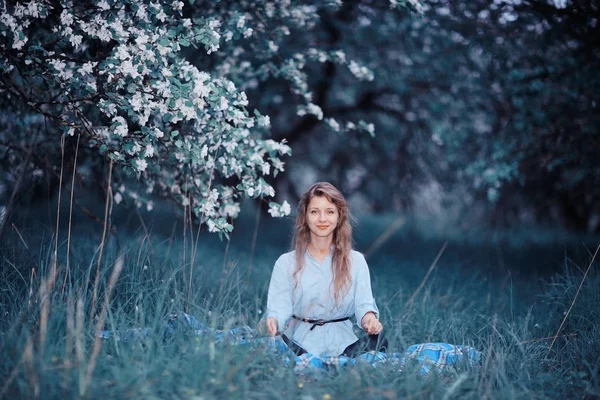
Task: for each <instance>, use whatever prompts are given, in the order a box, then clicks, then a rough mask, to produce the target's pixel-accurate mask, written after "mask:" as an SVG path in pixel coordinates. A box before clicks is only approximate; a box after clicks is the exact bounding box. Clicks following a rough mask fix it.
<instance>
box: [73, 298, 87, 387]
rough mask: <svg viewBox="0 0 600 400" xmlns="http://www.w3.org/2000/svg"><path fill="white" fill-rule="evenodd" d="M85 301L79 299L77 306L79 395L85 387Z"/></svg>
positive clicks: (76, 363)
mask: <svg viewBox="0 0 600 400" xmlns="http://www.w3.org/2000/svg"><path fill="white" fill-rule="evenodd" d="M83 323H84V321H83V299H82V298H81V297H78V298H77V306H76V310H75V335H74V336H75V367H76V368H77V372H78V373H77V376H78V377H79V394H80V395H81V394H82V388H83V386H84V380H83V377H84V375H83V373H82V370H83V356H84V354H85V349H84V346H85V344H84V342H83Z"/></svg>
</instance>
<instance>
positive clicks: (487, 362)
mask: <svg viewBox="0 0 600 400" xmlns="http://www.w3.org/2000/svg"><path fill="white" fill-rule="evenodd" d="M497 323H498V314H494V322H493V323H492V332H497V330H496V325H497ZM494 336H495V335H494V334H493V333H492V334H490V343H489V344H488V349H487V353H486V355H485V361H484V363H483V368H482V370H481V378H480V379H479V393H481V391H482V389H483V381H484V378H485V375H486V373H487V370H488V367H489V365H490V359H491V358H492V349H493V348H494ZM491 387H492V379H491V378H489V379H488V384H487V386H486V391H485V394H484V396H483V397H484V398H491V397H490V396H489V391H491Z"/></svg>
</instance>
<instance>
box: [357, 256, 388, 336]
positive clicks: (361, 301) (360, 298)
mask: <svg viewBox="0 0 600 400" xmlns="http://www.w3.org/2000/svg"><path fill="white" fill-rule="evenodd" d="M355 254H356V257H354V260H353V261H354V264H355V265H354V268H356V275H355V279H356V285H355V288H354V289H355V291H354V313H355V316H356V321H357V323H359V325H360V327H361V328H363V329H364V330H365V331H367V333H368V334H369V335H376V334H378V333H380V332H381V330H382V329H383V326H382V325H381V322H379V319H378V316H379V309H378V308H377V304H375V299H374V298H373V291H372V290H371V275H370V274H369V266H368V265H367V261H366V260H365V257H364V256H363V255H362V254H360V253H355Z"/></svg>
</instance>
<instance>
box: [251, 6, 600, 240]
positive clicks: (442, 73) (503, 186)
mask: <svg viewBox="0 0 600 400" xmlns="http://www.w3.org/2000/svg"><path fill="white" fill-rule="evenodd" d="M344 4H345V7H344V8H343V9H342V10H340V11H339V12H338V13H336V14H333V15H331V14H327V15H323V17H322V18H321V20H322V25H323V29H322V35H320V36H316V37H313V36H300V35H298V36H293V37H292V39H293V40H290V44H289V46H292V45H296V44H297V43H298V41H301V40H304V41H305V43H306V45H311V44H314V43H315V42H317V41H319V42H321V43H329V44H330V45H331V46H338V47H339V46H341V47H342V48H344V49H345V50H346V51H347V53H348V54H351V55H352V56H353V57H357V58H360V59H361V60H363V62H364V63H365V65H367V66H368V67H369V68H371V69H372V70H373V72H374V76H375V79H374V81H373V82H369V83H366V84H363V85H360V86H358V85H353V84H350V83H349V81H348V79H347V74H346V73H344V72H343V71H340V70H339V69H338V68H336V67H335V66H333V65H325V66H323V67H322V68H320V69H315V71H314V74H312V76H313V81H314V85H315V86H316V87H317V88H318V90H317V91H316V92H317V93H318V94H319V96H318V97H317V104H319V105H320V106H321V107H322V109H323V111H324V114H325V116H328V115H330V116H334V117H336V118H341V119H343V118H346V117H350V116H352V117H355V116H357V115H360V116H361V117H364V119H367V120H369V121H371V122H373V123H374V125H375V127H376V135H375V136H374V137H371V136H369V135H352V134H351V135H348V134H346V135H339V136H336V135H331V134H328V133H327V132H326V131H327V130H331V129H328V128H330V127H328V126H327V124H325V123H323V122H322V121H318V120H316V119H315V118H304V119H303V120H302V121H299V122H298V123H296V124H292V125H291V126H290V124H288V123H287V121H289V118H290V117H289V115H288V113H287V110H286V107H285V104H286V100H285V98H284V99H283V100H282V101H280V99H279V98H277V97H276V96H273V95H268V96H264V94H265V93H268V92H267V91H262V92H261V93H260V99H261V100H260V101H261V102H263V103H266V104H268V107H269V108H268V109H266V111H265V112H267V113H269V115H271V116H272V118H273V119H274V121H276V122H275V123H274V124H273V125H274V128H275V130H276V135H277V136H278V137H286V138H287V139H288V141H289V144H290V145H291V146H292V148H293V150H294V157H293V158H292V160H291V163H292V164H293V167H294V168H298V169H299V170H300V171H305V173H306V172H308V173H309V176H310V177H311V178H312V177H314V176H318V177H324V178H325V179H331V180H332V181H335V182H337V183H339V184H341V186H342V187H343V189H344V191H345V192H346V193H349V194H350V195H351V196H352V194H353V193H358V194H360V196H362V197H364V198H366V201H363V202H359V204H364V205H365V207H367V208H368V209H370V210H374V211H385V210H390V209H392V210H402V211H410V210H414V211H418V210H420V209H422V208H423V206H424V205H427V208H428V209H427V210H425V211H426V212H433V213H434V214H437V215H440V216H441V215H445V217H446V218H449V222H459V223H460V222H462V223H464V224H469V223H472V222H474V221H479V222H484V221H485V222H489V223H491V224H492V225H494V226H498V225H500V226H502V225H507V224H512V223H519V222H529V223H546V224H558V225H562V226H565V227H567V228H570V229H575V230H580V231H586V230H587V231H591V232H599V228H600V220H599V216H600V204H599V203H598V199H599V194H600V185H599V184H600V167H599V166H598V160H599V157H598V155H599V150H600V146H599V144H600V130H599V128H600V119H599V118H600V113H599V112H598V101H599V100H600V99H599V93H600V73H599V71H600V69H599V68H600V46H599V44H600V42H599V41H600V27H599V23H598V18H599V17H600V2H598V1H595V0H592V1H585V2H575V1H567V2H563V3H562V4H561V3H554V2H549V1H544V0H525V1H479V0H474V1H445V0H432V1H428V2H426V3H425V4H424V7H423V8H424V10H423V14H422V15H415V14H410V13H401V14H394V13H390V12H387V10H386V9H385V8H384V7H381V8H379V7H377V2H374V1H348V2H344ZM274 87H276V83H275V82H271V83H270V86H269V88H274ZM271 90H275V89H271ZM301 175H302V172H299V173H297V174H294V173H293V172H291V173H290V174H287V175H286V176H283V177H281V178H280V179H281V181H282V182H280V185H286V187H288V188H290V190H292V191H293V193H294V196H298V193H299V190H298V188H297V187H296V186H297V185H294V183H295V182H302V179H301V178H302V176H301ZM292 176H295V177H296V178H297V179H296V180H291V181H290V177H292ZM309 180H310V179H309ZM302 184H304V183H302Z"/></svg>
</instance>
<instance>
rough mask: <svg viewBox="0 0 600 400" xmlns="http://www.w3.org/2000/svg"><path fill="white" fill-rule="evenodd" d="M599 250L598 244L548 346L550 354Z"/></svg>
mask: <svg viewBox="0 0 600 400" xmlns="http://www.w3.org/2000/svg"><path fill="white" fill-rule="evenodd" d="M598 250H600V245H598V247H597V248H596V252H595V253H594V256H593V257H592V261H590V264H589V265H588V267H587V269H586V270H585V274H583V278H582V279H581V283H580V284H579V287H578V288H577V292H576V293H575V297H573V301H572V302H571V306H570V307H569V310H568V311H567V313H566V314H565V317H564V318H563V320H562V322H561V323H560V326H559V327H558V330H557V331H556V333H555V334H554V339H552V343H550V347H549V348H548V354H550V351H551V350H552V347H553V346H554V343H555V342H556V339H558V337H559V334H560V331H561V330H562V328H563V326H564V324H565V321H566V320H567V318H569V314H571V310H572V309H573V306H574V305H575V301H577V296H579V292H580V291H581V288H582V286H583V283H584V282H585V279H586V278H587V276H588V273H589V272H590V268H592V264H594V260H595V259H596V255H597V254H598Z"/></svg>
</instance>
